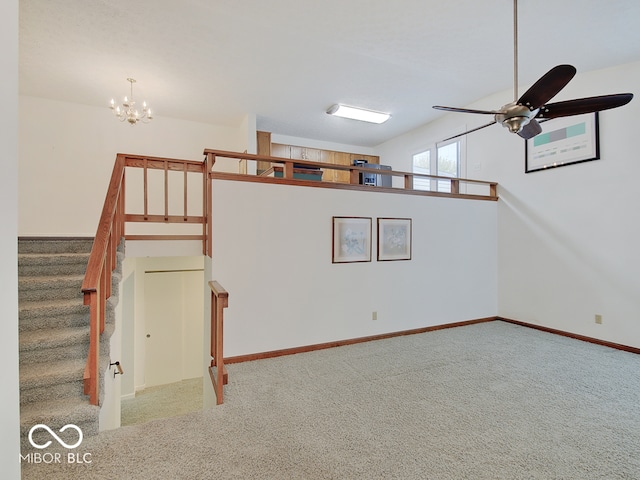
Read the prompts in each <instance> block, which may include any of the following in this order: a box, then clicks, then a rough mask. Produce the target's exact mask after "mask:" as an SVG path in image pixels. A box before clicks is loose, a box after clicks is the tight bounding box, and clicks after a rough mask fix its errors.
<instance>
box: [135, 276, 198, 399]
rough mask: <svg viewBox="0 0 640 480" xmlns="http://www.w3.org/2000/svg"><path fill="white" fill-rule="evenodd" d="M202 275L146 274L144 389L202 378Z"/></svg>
mask: <svg viewBox="0 0 640 480" xmlns="http://www.w3.org/2000/svg"><path fill="white" fill-rule="evenodd" d="M203 281H204V274H203V272H202V271H201V270H197V271H169V272H146V273H145V281H144V304H145V307H144V308H145V327H146V340H145V386H146V387H152V386H154V385H164V384H167V383H174V382H179V381H180V380H183V379H186V378H194V377H197V376H200V375H202V348H203V347H202V333H203V315H204V304H203V288H202V282H203Z"/></svg>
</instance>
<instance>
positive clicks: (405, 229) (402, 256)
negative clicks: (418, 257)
mask: <svg viewBox="0 0 640 480" xmlns="http://www.w3.org/2000/svg"><path fill="white" fill-rule="evenodd" d="M378 260H380V261H385V260H411V219H410V218H378Z"/></svg>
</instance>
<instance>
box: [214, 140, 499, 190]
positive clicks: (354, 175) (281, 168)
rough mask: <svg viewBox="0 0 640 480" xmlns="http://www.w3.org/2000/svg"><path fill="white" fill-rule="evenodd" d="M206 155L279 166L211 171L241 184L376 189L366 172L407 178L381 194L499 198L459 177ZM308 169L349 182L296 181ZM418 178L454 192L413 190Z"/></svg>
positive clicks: (482, 182) (488, 184)
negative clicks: (364, 180) (471, 189)
mask: <svg viewBox="0 0 640 480" xmlns="http://www.w3.org/2000/svg"><path fill="white" fill-rule="evenodd" d="M204 154H205V155H206V157H207V159H210V160H211V161H212V164H213V163H215V160H216V157H221V158H233V159H240V160H249V161H255V162H268V163H270V164H271V166H272V167H274V166H275V167H276V168H274V169H266V172H263V173H262V174H260V175H249V174H234V173H226V172H217V171H213V170H212V169H210V170H209V172H210V173H209V176H210V177H211V178H218V179H228V180H240V181H248V182H261V183H280V184H290V185H301V186H309V187H323V188H340V189H350V190H368V191H371V188H372V187H371V186H370V185H361V184H360V175H361V174H363V173H369V174H376V175H385V176H390V177H401V178H402V179H403V182H402V183H403V185H402V187H400V188H398V187H381V186H376V187H374V188H375V191H380V192H383V191H384V192H388V193H406V194H411V195H424V196H446V197H455V198H468V199H474V200H497V199H498V197H497V185H498V184H497V182H490V181H485V180H475V179H469V178H458V177H444V176H441V175H428V174H422V173H415V172H403V171H398V170H380V169H377V168H368V167H366V166H358V165H341V164H334V163H324V162H312V161H309V160H298V159H291V158H283V157H271V156H267V155H254V154H249V153H238V152H229V151H225V150H213V149H205V150H204ZM304 168H306V169H308V173H312V172H314V171H318V170H319V169H320V170H339V171H347V172H349V183H334V182H325V181H314V180H306V179H304V180H303V179H296V178H295V175H294V174H295V173H300V172H301V170H302V169H304ZM274 170H278V172H282V177H281V178H274V177H268V176H266V175H267V174H268V173H270V172H272V171H274ZM414 178H424V179H428V180H435V181H446V182H449V184H450V186H451V188H450V192H438V191H431V190H415V189H414V188H413V179H414ZM462 185H477V186H484V187H486V193H485V194H480V193H473V194H468V193H464V192H461V189H460V187H461V186H462Z"/></svg>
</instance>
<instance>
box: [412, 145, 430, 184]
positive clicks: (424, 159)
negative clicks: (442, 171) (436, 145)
mask: <svg viewBox="0 0 640 480" xmlns="http://www.w3.org/2000/svg"><path fill="white" fill-rule="evenodd" d="M413 173H422V174H423V175H429V174H430V173H431V150H427V151H425V152H420V153H416V154H415V155H414V156H413ZM429 183H430V182H429V179H428V178H423V177H413V188H414V190H430V189H431V188H430V186H429Z"/></svg>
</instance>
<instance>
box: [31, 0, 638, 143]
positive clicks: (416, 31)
mask: <svg viewBox="0 0 640 480" xmlns="http://www.w3.org/2000/svg"><path fill="white" fill-rule="evenodd" d="M512 8H513V2H512V0H482V1H479V0H395V1H390V0H323V1H318V0H269V1H267V0H20V45H19V48H20V50H19V54H20V93H21V94H25V95H32V96H38V97H45V98H52V99H58V100H62V101H70V102H77V103H82V104H87V105H98V106H103V105H104V106H106V105H107V103H108V101H109V100H110V99H111V98H112V97H114V96H115V97H116V99H121V97H122V96H124V95H125V94H127V93H128V89H129V84H128V83H127V82H126V78H127V77H134V78H136V79H137V83H136V87H135V90H134V93H135V96H136V98H137V99H138V100H142V99H146V100H147V101H148V102H149V103H150V104H151V105H152V107H154V110H155V112H156V116H157V117H161V116H168V117H175V118H182V119H187V120H194V121H199V122H209V123H216V124H228V125H238V124H239V123H240V121H241V118H242V117H243V116H244V115H245V114H246V113H255V114H256V115H257V119H258V129H260V130H266V131H272V132H276V133H279V134H283V135H292V136H298V137H304V138H313V139H318V140H326V141H331V142H339V143H345V144H351V145H360V146H375V145H378V144H380V143H382V142H384V141H386V140H388V139H390V138H393V137H395V136H397V135H400V134H402V133H405V132H407V131H409V130H411V129H413V128H416V127H418V126H420V125H422V124H424V123H427V122H429V121H431V120H433V119H435V118H437V117H438V116H440V115H442V114H443V113H442V112H438V111H435V110H433V109H432V108H431V106H432V105H436V104H439V105H451V106H465V105H468V104H469V103H471V102H473V101H475V100H478V99H480V98H483V97H485V96H487V95H490V94H493V93H496V92H499V91H503V90H508V89H510V88H512V86H513V10H512ZM519 19H520V20H519V58H520V62H519V63H520V74H519V77H520V85H521V88H527V87H528V86H530V85H531V84H532V83H533V82H534V81H535V80H536V79H537V78H538V77H540V76H541V75H542V74H543V73H545V72H546V71H547V70H549V69H550V68H551V67H552V66H554V65H557V64H560V63H570V64H573V65H574V66H575V67H576V68H577V69H578V72H584V71H588V70H593V69H598V68H604V67H608V66H613V65H618V64H623V63H628V62H633V61H638V60H640V27H638V24H639V22H640V1H638V0H520V2H519ZM574 81H575V80H574ZM635 88H636V85H629V86H628V87H627V89H626V90H625V91H630V92H632V93H637V92H634V89H635ZM522 91H523V90H521V92H522ZM606 93H618V92H600V91H594V92H593V95H600V94H606ZM511 100H512V98H511V96H509V98H505V100H504V103H507V102H509V101H511ZM334 103H345V104H349V105H357V106H362V107H365V108H369V109H373V110H381V111H385V112H390V113H392V115H393V117H392V118H391V120H389V121H388V122H387V123H385V124H383V125H370V124H364V123H360V122H355V121H352V120H345V119H340V118H335V117H331V116H329V115H327V114H326V113H325V111H326V110H327V108H329V107H330V106H331V105H332V104H334ZM499 106H500V105H496V106H495V107H496V108H497V107H499ZM106 114H108V111H105V115H106ZM145 128H151V126H146V127H145Z"/></svg>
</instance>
